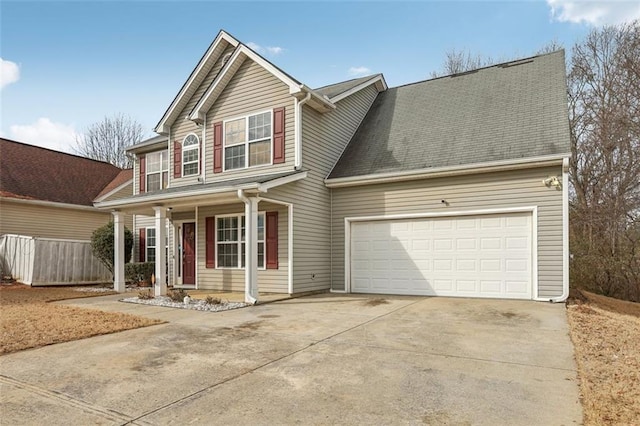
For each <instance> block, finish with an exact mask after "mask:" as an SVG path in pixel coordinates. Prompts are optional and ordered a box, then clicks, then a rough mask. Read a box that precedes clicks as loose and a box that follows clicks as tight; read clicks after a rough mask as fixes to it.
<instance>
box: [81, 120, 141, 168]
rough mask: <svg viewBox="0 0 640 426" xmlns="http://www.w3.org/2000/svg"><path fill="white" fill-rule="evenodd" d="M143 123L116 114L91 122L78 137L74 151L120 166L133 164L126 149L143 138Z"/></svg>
mask: <svg viewBox="0 0 640 426" xmlns="http://www.w3.org/2000/svg"><path fill="white" fill-rule="evenodd" d="M143 136H144V132H143V131H142V125H141V124H140V123H138V122H137V121H135V120H133V119H132V118H131V117H129V116H127V115H123V114H116V115H114V116H112V117H105V118H104V119H102V121H100V122H97V123H93V124H91V125H90V126H89V127H88V128H87V129H86V131H85V132H84V134H82V135H80V136H78V137H77V138H76V146H75V147H74V151H75V152H76V153H77V154H78V155H82V156H84V157H88V158H93V159H95V160H101V161H106V162H108V163H111V164H113V165H114V166H117V167H120V168H129V167H131V166H132V160H131V158H129V157H128V156H127V155H126V154H125V152H124V150H125V149H126V148H127V147H128V146H130V145H133V144H136V143H138V142H140V141H141V140H142V138H143Z"/></svg>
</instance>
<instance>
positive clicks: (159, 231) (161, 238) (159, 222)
mask: <svg viewBox="0 0 640 426" xmlns="http://www.w3.org/2000/svg"><path fill="white" fill-rule="evenodd" d="M153 210H155V212H156V262H155V263H156V272H155V275H156V283H155V284H154V286H153V293H154V295H156V296H164V295H165V294H167V278H166V276H167V251H166V249H165V241H166V238H167V209H166V208H165V207H154V208H153Z"/></svg>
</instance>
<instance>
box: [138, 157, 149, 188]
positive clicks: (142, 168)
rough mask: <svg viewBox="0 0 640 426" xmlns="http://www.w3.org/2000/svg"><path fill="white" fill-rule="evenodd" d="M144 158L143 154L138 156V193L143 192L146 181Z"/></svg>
mask: <svg viewBox="0 0 640 426" xmlns="http://www.w3.org/2000/svg"><path fill="white" fill-rule="evenodd" d="M145 160H146V157H145V156H144V155H143V156H142V157H140V188H139V189H138V192H139V193H140V194H142V193H144V189H145V183H146V181H147V176H146V165H145Z"/></svg>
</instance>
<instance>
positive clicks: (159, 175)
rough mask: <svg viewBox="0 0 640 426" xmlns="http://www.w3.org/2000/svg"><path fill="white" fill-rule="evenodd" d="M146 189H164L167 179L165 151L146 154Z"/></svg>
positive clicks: (167, 169)
mask: <svg viewBox="0 0 640 426" xmlns="http://www.w3.org/2000/svg"><path fill="white" fill-rule="evenodd" d="M146 157H147V158H146V164H147V171H146V174H147V191H157V190H159V189H165V188H166V187H167V184H168V179H169V162H168V153H167V151H158V152H152V153H149V154H147V155H146Z"/></svg>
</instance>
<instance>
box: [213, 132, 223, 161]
mask: <svg viewBox="0 0 640 426" xmlns="http://www.w3.org/2000/svg"><path fill="white" fill-rule="evenodd" d="M213 173H222V121H219V122H217V123H213Z"/></svg>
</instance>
